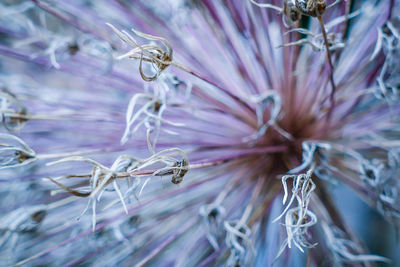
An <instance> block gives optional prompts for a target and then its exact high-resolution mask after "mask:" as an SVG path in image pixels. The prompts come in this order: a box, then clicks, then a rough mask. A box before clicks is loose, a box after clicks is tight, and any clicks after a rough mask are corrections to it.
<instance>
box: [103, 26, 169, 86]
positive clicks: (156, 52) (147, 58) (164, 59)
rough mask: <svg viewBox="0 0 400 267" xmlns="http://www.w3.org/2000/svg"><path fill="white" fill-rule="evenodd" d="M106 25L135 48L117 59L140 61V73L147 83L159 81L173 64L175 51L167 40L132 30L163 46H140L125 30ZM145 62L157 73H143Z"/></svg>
mask: <svg viewBox="0 0 400 267" xmlns="http://www.w3.org/2000/svg"><path fill="white" fill-rule="evenodd" d="M106 24H107V25H108V26H109V27H110V28H111V30H112V31H113V32H114V33H115V34H116V35H117V36H118V37H119V38H120V39H121V40H122V41H124V42H125V43H127V44H129V45H131V46H133V47H134V48H133V49H131V50H130V51H129V52H128V53H125V54H123V55H121V56H119V57H118V58H117V59H123V58H127V57H129V58H133V59H139V60H140V61H139V64H140V65H139V73H140V76H141V77H142V79H143V80H145V81H146V82H151V81H155V80H157V78H158V77H159V76H160V74H161V72H162V71H164V70H165V69H166V68H167V67H168V66H169V65H171V64H172V60H173V50H172V47H171V45H170V43H169V42H168V41H167V40H166V39H164V38H162V37H158V36H153V35H150V34H145V33H143V32H139V31H137V30H134V29H132V32H134V33H135V34H136V35H137V36H139V37H142V38H144V39H146V40H149V41H156V42H159V43H161V44H162V46H159V45H156V44H152V43H150V44H145V45H140V44H139V43H138V42H137V41H136V40H135V38H133V37H132V35H130V34H129V33H128V32H126V31H124V30H122V31H120V30H118V29H117V28H115V27H114V26H113V25H111V24H110V23H106ZM143 62H147V63H150V65H151V66H152V67H153V69H154V72H155V73H153V74H151V75H147V74H145V73H144V71H143Z"/></svg>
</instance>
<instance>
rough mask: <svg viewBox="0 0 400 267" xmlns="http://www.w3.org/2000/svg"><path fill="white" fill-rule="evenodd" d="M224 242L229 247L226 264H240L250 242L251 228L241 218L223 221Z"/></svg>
mask: <svg viewBox="0 0 400 267" xmlns="http://www.w3.org/2000/svg"><path fill="white" fill-rule="evenodd" d="M224 227H225V230H226V239H225V241H226V244H227V246H228V248H229V249H230V255H229V259H228V262H227V265H228V266H236V265H237V264H239V265H240V264H241V263H242V262H243V260H244V258H245V257H246V252H247V249H246V247H247V246H249V245H250V243H251V230H250V228H249V227H248V226H247V225H246V224H245V223H244V222H243V221H242V220H234V221H225V222H224Z"/></svg>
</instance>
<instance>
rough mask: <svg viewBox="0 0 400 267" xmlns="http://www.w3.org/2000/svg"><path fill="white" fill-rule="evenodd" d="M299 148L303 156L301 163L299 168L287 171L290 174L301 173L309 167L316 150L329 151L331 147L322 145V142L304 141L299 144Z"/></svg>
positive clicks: (325, 144) (326, 144)
mask: <svg viewBox="0 0 400 267" xmlns="http://www.w3.org/2000/svg"><path fill="white" fill-rule="evenodd" d="M301 146H302V148H303V154H302V157H303V163H302V164H301V165H300V166H297V167H296V168H294V169H291V170H290V171H289V173H290V174H293V173H298V172H301V171H302V170H304V169H305V168H307V167H309V166H310V165H311V163H312V162H313V161H314V154H315V152H316V151H318V149H326V150H329V149H331V146H330V145H329V144H328V143H322V142H310V141H304V142H303V143H302V144H301Z"/></svg>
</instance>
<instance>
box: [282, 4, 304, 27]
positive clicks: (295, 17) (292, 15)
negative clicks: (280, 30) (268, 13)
mask: <svg viewBox="0 0 400 267" xmlns="http://www.w3.org/2000/svg"><path fill="white" fill-rule="evenodd" d="M283 14H285V16H286V17H287V18H288V19H289V22H290V24H292V23H294V22H297V21H299V20H300V19H301V12H300V10H299V9H298V8H297V7H296V5H295V4H294V2H293V1H290V0H285V2H284V3H283Z"/></svg>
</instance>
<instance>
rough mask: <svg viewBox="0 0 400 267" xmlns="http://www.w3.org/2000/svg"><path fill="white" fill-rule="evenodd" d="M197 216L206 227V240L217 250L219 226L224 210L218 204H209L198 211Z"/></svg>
mask: <svg viewBox="0 0 400 267" xmlns="http://www.w3.org/2000/svg"><path fill="white" fill-rule="evenodd" d="M199 214H200V216H201V217H203V221H204V223H205V225H206V231H207V234H206V236H207V239H208V242H210V244H211V246H212V247H213V248H214V250H218V249H219V245H218V237H219V235H220V234H219V233H220V231H219V230H220V226H221V223H222V219H223V217H224V216H225V208H224V207H222V206H221V205H220V204H217V203H211V204H209V205H203V206H201V207H200V209H199Z"/></svg>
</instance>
